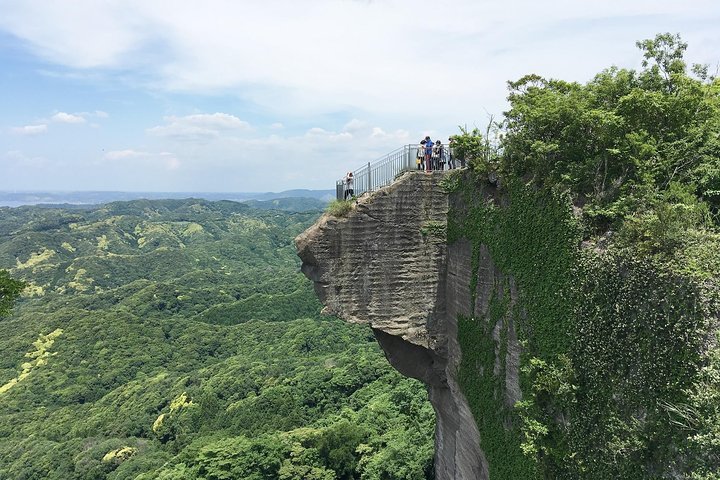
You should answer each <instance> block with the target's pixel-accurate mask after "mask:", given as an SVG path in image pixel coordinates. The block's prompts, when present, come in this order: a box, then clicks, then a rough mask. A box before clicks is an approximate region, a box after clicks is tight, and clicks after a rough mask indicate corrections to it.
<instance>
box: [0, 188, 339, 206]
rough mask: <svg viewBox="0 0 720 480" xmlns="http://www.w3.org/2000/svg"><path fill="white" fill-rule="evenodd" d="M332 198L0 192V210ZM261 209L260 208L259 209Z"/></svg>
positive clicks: (294, 193) (328, 194)
mask: <svg viewBox="0 0 720 480" xmlns="http://www.w3.org/2000/svg"><path fill="white" fill-rule="evenodd" d="M334 197H335V191H334V190H306V189H295V190H286V191H283V192H277V193H275V192H101V191H97V192H93V191H87V192H43V191H30V192H2V191H0V207H19V206H21V205H43V204H47V205H59V204H65V205H101V204H104V203H109V202H117V201H129V200H139V199H147V200H161V199H184V198H202V199H205V200H211V201H215V200H234V201H237V202H244V201H247V200H260V201H268V200H275V199H288V198H312V199H317V200H320V201H321V202H324V203H327V202H329V201H330V200H332V199H333V198H334ZM260 208H263V207H260Z"/></svg>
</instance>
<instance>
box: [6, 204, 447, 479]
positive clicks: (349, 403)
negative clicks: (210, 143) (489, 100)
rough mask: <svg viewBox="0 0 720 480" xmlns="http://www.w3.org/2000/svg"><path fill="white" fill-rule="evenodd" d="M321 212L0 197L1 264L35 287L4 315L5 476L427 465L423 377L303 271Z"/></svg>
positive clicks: (387, 474)
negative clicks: (299, 246)
mask: <svg viewBox="0 0 720 480" xmlns="http://www.w3.org/2000/svg"><path fill="white" fill-rule="evenodd" d="M284 206H285V207H287V205H284ZM280 208H282V207H280ZM318 215H319V211H308V212H302V213H292V212H284V211H279V210H268V209H257V208H253V207H251V206H249V205H243V204H239V203H235V202H229V201H220V202H207V201H202V200H156V201H145V200H138V201H132V202H117V203H110V204H107V205H104V206H101V207H98V208H93V209H78V208H72V209H63V208H40V207H21V208H15V209H9V208H0V269H6V270H9V271H10V273H11V275H12V276H13V277H15V278H18V279H22V280H24V281H26V282H28V283H29V284H30V285H29V287H28V288H27V289H26V290H25V292H24V295H23V297H22V298H21V299H20V300H19V301H18V302H17V303H16V305H15V308H14V310H13V314H12V316H10V317H7V318H3V319H0V332H1V333H2V335H0V352H2V356H0V439H1V440H0V478H13V479H31V478H55V479H72V478H78V479H102V478H112V479H120V478H123V479H124V478H128V479H129V478H140V479H150V478H168V479H169V478H177V479H180V478H182V479H192V478H258V479H259V478H286V479H292V478H307V479H332V478H359V477H360V475H363V478H368V479H374V478H378V479H379V478H389V479H395V478H398V479H400V478H403V479H411V478H412V479H415V478H423V477H425V476H429V475H431V473H430V472H431V471H432V430H433V421H434V417H433V414H432V409H431V407H430V405H429V403H428V402H427V395H426V393H425V391H424V389H423V388H422V387H421V386H420V385H419V384H418V383H416V382H415V381H411V380H407V379H403V378H401V377H400V376H399V374H397V373H395V372H394V371H393V370H392V369H391V368H390V367H389V366H388V365H387V363H386V361H385V359H384V358H383V356H382V354H381V352H380V351H379V349H378V347H377V345H376V343H375V341H374V338H373V336H372V333H371V332H370V331H369V330H367V329H365V328H362V327H357V326H348V325H346V324H344V323H342V322H339V321H337V320H335V319H334V318H326V317H321V316H320V313H319V311H320V305H319V303H318V301H317V300H316V298H315V296H314V294H313V293H312V289H311V285H309V283H308V282H307V281H305V280H304V279H303V278H302V277H301V275H300V273H299V271H298V267H299V261H298V259H297V257H296V256H295V254H294V248H293V246H292V239H293V238H294V237H295V235H297V234H298V233H299V232H301V231H302V230H303V229H305V228H307V227H308V226H309V225H310V224H311V223H312V222H313V221H314V220H315V218H316V217H317V216H318Z"/></svg>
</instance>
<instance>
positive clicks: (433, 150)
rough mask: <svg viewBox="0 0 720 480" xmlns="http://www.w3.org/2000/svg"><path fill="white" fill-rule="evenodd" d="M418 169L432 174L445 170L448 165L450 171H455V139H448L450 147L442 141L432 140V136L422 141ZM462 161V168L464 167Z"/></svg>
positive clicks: (417, 160)
mask: <svg viewBox="0 0 720 480" xmlns="http://www.w3.org/2000/svg"><path fill="white" fill-rule="evenodd" d="M416 163H417V169H418V170H425V171H426V172H428V173H429V172H432V171H433V170H445V164H446V163H447V166H448V169H449V170H453V169H455V168H456V166H455V157H454V156H453V138H452V137H450V138H449V139H448V146H447V147H445V145H443V144H442V141H440V140H435V141H434V142H433V141H432V140H431V139H430V135H428V136H426V137H425V138H424V139H422V140H421V141H420V145H418V148H417V159H416ZM464 163H465V162H464V161H462V160H461V166H463V167H464V166H465V165H464Z"/></svg>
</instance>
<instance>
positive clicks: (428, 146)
mask: <svg viewBox="0 0 720 480" xmlns="http://www.w3.org/2000/svg"><path fill="white" fill-rule="evenodd" d="M433 145H434V144H433V141H432V140H430V135H428V136H426V137H425V172H426V173H429V172H431V171H432V167H433V166H432V151H433Z"/></svg>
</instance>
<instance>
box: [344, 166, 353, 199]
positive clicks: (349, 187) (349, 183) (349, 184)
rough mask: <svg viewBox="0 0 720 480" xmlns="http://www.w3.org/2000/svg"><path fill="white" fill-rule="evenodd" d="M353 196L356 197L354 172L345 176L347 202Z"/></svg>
mask: <svg viewBox="0 0 720 480" xmlns="http://www.w3.org/2000/svg"><path fill="white" fill-rule="evenodd" d="M353 195H355V192H354V191H353V174H352V172H348V173H347V175H345V200H347V198H348V197H352V196H353Z"/></svg>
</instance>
